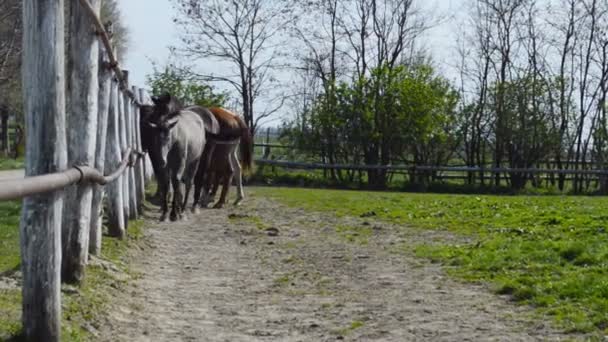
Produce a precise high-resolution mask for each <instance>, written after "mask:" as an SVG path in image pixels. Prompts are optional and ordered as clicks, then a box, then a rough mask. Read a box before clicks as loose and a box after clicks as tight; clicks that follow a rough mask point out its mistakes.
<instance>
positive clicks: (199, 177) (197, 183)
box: [192, 163, 205, 214]
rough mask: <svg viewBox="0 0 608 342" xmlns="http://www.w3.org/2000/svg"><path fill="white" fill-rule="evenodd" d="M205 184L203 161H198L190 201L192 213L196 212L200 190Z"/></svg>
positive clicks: (199, 199)
mask: <svg viewBox="0 0 608 342" xmlns="http://www.w3.org/2000/svg"><path fill="white" fill-rule="evenodd" d="M204 185H205V168H204V165H203V163H200V164H199V166H198V170H197V171H196V177H194V202H193V203H192V213H194V214H196V213H198V207H199V206H200V205H201V203H200V201H201V192H202V190H203V188H204Z"/></svg>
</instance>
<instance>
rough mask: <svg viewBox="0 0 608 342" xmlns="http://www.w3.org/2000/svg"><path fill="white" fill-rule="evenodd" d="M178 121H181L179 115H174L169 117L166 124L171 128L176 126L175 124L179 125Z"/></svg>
mask: <svg viewBox="0 0 608 342" xmlns="http://www.w3.org/2000/svg"><path fill="white" fill-rule="evenodd" d="M178 121H179V117H178V116H174V117H172V118H170V119H168V120H167V121H166V123H165V125H164V126H166V127H167V128H168V129H171V128H173V127H175V125H177V122H178Z"/></svg>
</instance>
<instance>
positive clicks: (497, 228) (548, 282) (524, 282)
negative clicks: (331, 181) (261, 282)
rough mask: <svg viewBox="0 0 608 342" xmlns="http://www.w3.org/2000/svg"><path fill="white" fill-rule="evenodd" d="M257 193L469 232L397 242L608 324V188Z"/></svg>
mask: <svg viewBox="0 0 608 342" xmlns="http://www.w3.org/2000/svg"><path fill="white" fill-rule="evenodd" d="M256 193H257V194H258V195H264V196H269V197H273V198H276V199H278V200H280V201H283V202H284V203H286V204H288V205H290V206H294V207H300V208H305V209H308V210H316V211H329V212H332V213H335V214H336V215H338V216H372V217H375V218H377V219H380V220H385V221H389V222H392V223H396V224H398V225H404V226H405V225H407V226H410V227H415V228H416V229H437V230H445V231H449V232H452V233H453V234H456V235H458V236H466V237H468V238H469V239H470V241H471V242H470V243H466V244H463V243H462V241H463V239H455V241H460V242H450V241H444V242H443V243H439V244H437V243H436V242H434V243H432V244H430V243H429V244H422V245H417V246H411V245H404V246H403V248H405V249H408V250H409V251H412V250H413V251H414V253H416V255H418V256H421V257H425V258H429V259H431V260H433V261H436V262H441V263H443V264H444V265H446V266H447V270H448V272H449V274H451V275H453V276H455V277H458V278H459V279H464V280H467V281H473V282H484V283H488V284H491V286H492V287H493V288H494V289H495V291H496V292H497V293H498V294H505V295H510V296H511V298H513V299H514V300H515V301H518V302H520V303H525V304H529V305H531V306H533V307H535V308H537V310H538V311H537V312H538V313H539V314H542V315H549V316H551V317H553V318H554V319H555V322H556V323H557V325H558V326H559V327H561V328H564V329H566V330H567V331H573V332H597V333H600V332H603V333H608V213H606V208H608V198H604V197H582V196H581V197H566V196H550V197H547V196H502V197H501V196H475V195H438V194H403V193H383V192H360V191H335V190H307V189H286V188H265V189H259V190H256ZM339 230H340V229H339Z"/></svg>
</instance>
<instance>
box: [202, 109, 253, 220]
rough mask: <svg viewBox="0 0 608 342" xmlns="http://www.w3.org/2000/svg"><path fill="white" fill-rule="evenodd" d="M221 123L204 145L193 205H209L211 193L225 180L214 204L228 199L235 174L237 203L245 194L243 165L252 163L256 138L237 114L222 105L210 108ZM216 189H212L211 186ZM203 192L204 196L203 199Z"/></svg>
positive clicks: (213, 193)
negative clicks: (239, 152) (239, 155)
mask: <svg viewBox="0 0 608 342" xmlns="http://www.w3.org/2000/svg"><path fill="white" fill-rule="evenodd" d="M209 111H210V112H211V113H212V114H213V115H214V117H215V119H216V120H217V122H218V124H219V127H220V129H219V133H218V134H215V135H214V134H209V136H208V141H209V143H208V144H207V145H206V146H205V151H203V157H202V159H201V164H200V166H199V169H198V172H197V175H196V178H195V180H194V184H195V190H194V207H193V209H195V207H196V205H197V204H200V205H201V206H206V205H207V203H208V201H209V200H210V199H209V197H210V195H211V196H213V195H215V190H217V187H218V185H219V182H220V180H221V181H222V183H223V184H222V185H223V186H222V193H221V195H220V199H219V201H218V202H217V203H216V205H215V206H214V208H221V207H222V206H223V205H224V204H225V203H226V195H227V193H228V189H229V187H230V183H231V181H232V178H233V177H236V185H237V199H236V201H235V202H234V204H235V205H238V204H239V203H240V202H241V201H242V200H243V199H244V198H245V194H244V192H243V172H242V171H243V169H250V168H251V165H252V153H253V139H252V137H251V133H250V131H249V127H247V124H245V122H244V121H243V119H241V118H240V117H239V116H238V115H236V114H234V113H232V112H229V111H227V110H225V109H223V108H217V107H214V108H209ZM239 143H240V147H241V154H242V157H243V159H242V160H243V165H242V166H241V164H240V162H239V158H238V156H237V152H238V149H237V146H238V145H239ZM212 187H213V191H212V192H211V193H210V190H211V188H212ZM201 192H202V193H203V198H202V199H201Z"/></svg>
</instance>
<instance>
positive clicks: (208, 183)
mask: <svg viewBox="0 0 608 342" xmlns="http://www.w3.org/2000/svg"><path fill="white" fill-rule="evenodd" d="M213 177H215V172H213V171H207V172H205V179H204V180H203V191H202V192H203V196H202V198H201V200H200V205H201V207H202V208H207V206H208V205H209V189H210V188H211V187H212V186H213Z"/></svg>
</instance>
